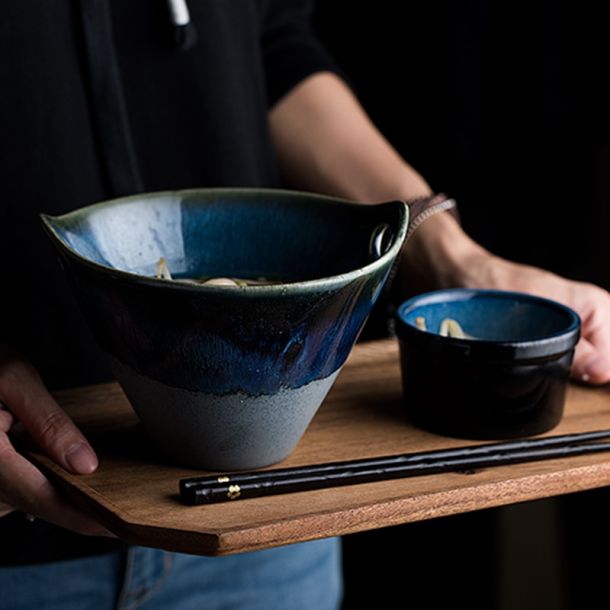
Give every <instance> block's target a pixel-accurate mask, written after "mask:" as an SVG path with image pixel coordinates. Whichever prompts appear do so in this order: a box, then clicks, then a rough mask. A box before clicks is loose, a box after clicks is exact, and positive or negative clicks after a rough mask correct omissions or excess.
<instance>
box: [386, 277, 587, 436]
mask: <svg viewBox="0 0 610 610" xmlns="http://www.w3.org/2000/svg"><path fill="white" fill-rule="evenodd" d="M451 320H454V321H456V322H457V323H458V325H459V327H456V326H455V324H453V323H452V322H451ZM396 322H397V323H396V332H397V335H398V339H399V344H400V358H401V370H402V381H403V389H404V404H405V410H406V413H407V416H408V418H409V419H410V420H411V421H412V422H414V423H415V424H417V425H418V426H420V427H422V428H426V429H428V430H431V431H434V432H438V433H441V434H444V435H447V436H456V437H462V438H472V439H500V438H511V437H520V436H529V435H533V434H538V433H541V432H545V431H547V430H550V429H551V428H553V427H554V426H555V425H557V424H558V423H559V421H560V419H561V417H562V415H563V407H564V402H565V392H566V385H567V379H568V376H569V372H570V366H571V363H572V358H573V355H574V347H575V345H576V343H577V342H578V339H579V334H580V319H579V317H578V315H577V314H576V313H575V312H574V311H572V310H571V309H569V308H568V307H565V306H564V305H561V304H559V303H556V302H555V301H551V300H548V299H543V298H539V297H535V296H531V295H528V294H523V293H518V292H503V291H494V290H466V289H453V290H440V291H436V292H431V293H428V294H423V295H420V296H417V297H415V298H413V299H410V300H408V301H406V302H405V303H403V304H402V305H401V306H400V307H399V308H398V311H397V321H396ZM424 326H425V330H424V329H423V327H424ZM443 327H444V330H447V329H455V330H456V331H457V334H458V335H459V334H460V332H459V331H460V330H461V331H463V334H464V335H465V337H464V338H460V337H459V336H457V337H456V336H442V335H441V334H440V332H441V330H442V328H443ZM450 334H451V333H450Z"/></svg>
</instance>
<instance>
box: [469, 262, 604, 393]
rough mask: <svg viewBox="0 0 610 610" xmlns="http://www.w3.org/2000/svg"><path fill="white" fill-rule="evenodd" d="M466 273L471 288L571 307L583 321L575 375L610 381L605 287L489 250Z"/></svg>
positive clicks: (599, 380) (592, 381)
mask: <svg viewBox="0 0 610 610" xmlns="http://www.w3.org/2000/svg"><path fill="white" fill-rule="evenodd" d="M467 277H468V280H467V281H466V282H465V283H466V284H467V285H468V286H469V287H472V288H497V289H503V290H517V291H520V292H528V293H530V294H535V295H539V296H542V297H546V298H549V299H553V300H555V301H559V302H560V303H563V304H564V305H568V306H569V307H571V308H572V309H573V310H574V311H576V313H577V314H578V315H579V316H580V318H581V322H582V327H581V339H580V341H579V342H578V345H577V346H576V352H575V354H574V363H573V365H572V376H573V377H575V378H577V379H580V380H581V381H584V382H588V383H593V384H602V383H607V382H608V381H610V294H609V293H608V292H607V291H606V290H603V289H602V288H600V287H599V286H595V285H594V284H588V283H584V282H577V281H573V280H568V279H565V278H563V277H560V276H558V275H555V274H554V273H550V272H548V271H544V270H542V269H538V268H536V267H531V266H528V265H521V264H517V263H513V262H510V261H507V260H505V259H502V258H500V257H497V256H493V255H491V254H489V253H488V252H482V253H481V254H480V255H479V256H478V257H476V258H475V259H474V260H471V261H470V271H469V273H468V275H467Z"/></svg>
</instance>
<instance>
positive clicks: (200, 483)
mask: <svg viewBox="0 0 610 610" xmlns="http://www.w3.org/2000/svg"><path fill="white" fill-rule="evenodd" d="M609 437H610V430H596V431H592V432H580V433H576V434H564V435H558V436H547V437H543V438H536V439H525V440H523V439H521V440H516V441H508V442H501V443H488V444H485V445H474V446H472V445H471V446H466V447H457V448H453V449H441V450H437V451H425V452H420V453H410V454H409V453H407V454H402V455H392V456H383V457H379V458H368V459H361V460H352V461H347V462H332V463H325V464H319V465H313V466H299V467H294V468H282V469H276V470H263V471H255V472H241V473H240V472H238V473H231V474H227V475H215V476H205V477H193V478H187V479H182V480H181V481H180V497H181V498H182V500H183V501H184V502H185V503H187V504H209V503H213V502H223V501H226V500H235V499H238V498H240V499H245V498H255V497H259V496H263V495H274V494H279V493H292V492H296V491H307V490H311V489H321V488H325V487H336V486H340V485H354V484H357V483H369V482H373V481H383V480H388V479H394V478H405V477H413V476H421V475H429V474H436V473H440V472H456V471H461V470H468V469H472V468H481V467H485V466H501V465H507V464H515V463H519V462H528V461H537V460H543V459H552V458H558V457H569V456H574V455H583V454H586V453H595V452H601V451H609V450H610V442H609V443H598V444H593V443H589V442H588V441H593V440H599V439H602V438H609Z"/></svg>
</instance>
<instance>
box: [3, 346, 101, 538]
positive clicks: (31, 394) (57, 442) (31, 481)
mask: <svg viewBox="0 0 610 610" xmlns="http://www.w3.org/2000/svg"><path fill="white" fill-rule="evenodd" d="M17 424H18V425H20V426H22V427H23V428H24V430H25V431H26V432H27V433H28V435H29V436H30V437H31V439H32V440H33V441H34V442H35V443H36V444H37V445H38V446H39V447H40V449H41V450H42V452H43V453H45V454H46V455H47V456H48V457H50V458H51V459H52V460H53V461H55V462H56V463H57V464H59V465H60V466H62V467H63V468H65V469H66V470H68V471H70V472H73V473H75V474H89V473H91V472H93V471H94V470H95V469H96V468H97V465H98V460H97V457H96V455H95V453H94V451H93V449H92V448H91V446H90V445H89V443H88V442H87V440H86V439H85V437H84V436H83V435H82V434H81V433H80V432H79V430H78V429H77V428H76V426H75V425H74V424H73V423H72V421H71V420H70V419H69V418H68V416H67V415H66V414H65V413H64V411H63V410H62V409H61V408H60V407H59V405H58V404H57V403H56V402H55V400H53V398H52V397H51V395H50V394H49V393H48V391H47V390H46V388H45V387H44V384H43V383H42V380H41V379H40V376H39V375H38V372H37V371H36V370H35V369H34V368H33V367H32V366H31V365H30V364H29V363H27V362H26V361H24V360H23V359H22V358H21V357H19V355H18V354H16V353H15V352H14V351H13V350H11V349H10V348H7V347H5V346H3V345H0V517H1V516H4V515H6V514H8V513H10V512H12V511H13V510H21V511H23V512H24V513H26V514H28V515H32V516H34V517H38V518H41V519H44V520H45V521H49V522H52V523H55V524H57V525H60V526H62V527H65V528H68V529H71V530H74V531H76V532H79V533H81V534H88V535H102V536H104V535H106V536H112V534H111V533H110V532H109V531H108V530H106V529H105V528H104V527H102V526H101V525H100V524H99V523H97V522H96V521H95V520H93V519H91V518H89V517H88V516H86V515H85V514H83V513H81V512H80V511H78V510H76V509H74V508H72V507H71V506H69V505H68V504H67V503H66V502H64V501H63V500H62V498H61V497H60V496H59V494H58V493H57V492H56V491H55V489H54V488H53V486H52V485H51V484H50V482H49V481H48V480H47V479H46V477H45V476H44V475H43V474H42V473H41V472H40V470H38V469H37V468H36V467H35V466H34V465H33V464H31V463H30V462H29V461H28V460H26V459H25V458H24V457H23V456H22V455H20V454H19V453H18V452H17V451H15V448H14V447H13V445H12V443H11V441H10V439H9V436H8V432H9V430H11V428H12V427H13V426H15V425H17Z"/></svg>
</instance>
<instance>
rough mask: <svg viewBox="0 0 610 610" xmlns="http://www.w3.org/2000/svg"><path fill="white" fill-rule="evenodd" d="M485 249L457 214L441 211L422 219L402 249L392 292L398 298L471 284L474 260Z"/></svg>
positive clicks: (478, 259) (479, 256)
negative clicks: (463, 224) (464, 228)
mask: <svg viewBox="0 0 610 610" xmlns="http://www.w3.org/2000/svg"><path fill="white" fill-rule="evenodd" d="M488 256H490V254H489V252H488V251H487V250H485V249H484V248H483V247H482V246H480V245H479V244H477V243H476V242H475V241H474V240H472V239H471V238H470V237H469V236H468V235H467V234H466V233H465V232H464V230H463V229H462V227H461V226H460V224H459V222H458V221H457V218H456V217H455V216H453V215H452V214H449V213H446V212H442V213H439V214H435V215H434V216H432V217H430V218H428V219H427V220H425V222H422V223H421V225H420V226H419V227H417V230H416V231H414V232H413V234H412V236H411V237H410V238H409V241H408V242H406V243H405V246H404V248H403V250H402V253H401V257H400V261H399V263H398V271H397V274H396V279H395V289H394V290H393V292H394V293H396V292H398V295H397V296H398V297H399V298H405V297H406V296H409V295H411V294H416V293H418V292H423V291H426V290H435V289H439V288H451V287H456V286H474V285H475V284H476V283H477V278H476V270H477V267H478V261H480V260H482V259H483V258H484V257H488Z"/></svg>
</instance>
